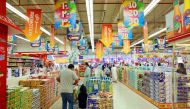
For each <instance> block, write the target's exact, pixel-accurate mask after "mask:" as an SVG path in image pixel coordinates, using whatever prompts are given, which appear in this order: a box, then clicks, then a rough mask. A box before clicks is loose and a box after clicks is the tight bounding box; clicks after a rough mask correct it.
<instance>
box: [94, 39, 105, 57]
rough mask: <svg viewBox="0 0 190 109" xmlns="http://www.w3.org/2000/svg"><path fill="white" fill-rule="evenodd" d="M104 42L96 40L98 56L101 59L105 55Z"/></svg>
mask: <svg viewBox="0 0 190 109" xmlns="http://www.w3.org/2000/svg"><path fill="white" fill-rule="evenodd" d="M103 50H104V47H103V44H102V43H101V42H96V58H98V59H101V58H102V56H103Z"/></svg>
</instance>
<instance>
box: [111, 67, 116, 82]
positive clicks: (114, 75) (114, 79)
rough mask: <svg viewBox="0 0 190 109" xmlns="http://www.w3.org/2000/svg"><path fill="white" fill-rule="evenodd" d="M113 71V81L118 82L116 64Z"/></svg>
mask: <svg viewBox="0 0 190 109" xmlns="http://www.w3.org/2000/svg"><path fill="white" fill-rule="evenodd" d="M111 72H112V80H113V82H117V67H116V66H115V65H113V67H112V68H111Z"/></svg>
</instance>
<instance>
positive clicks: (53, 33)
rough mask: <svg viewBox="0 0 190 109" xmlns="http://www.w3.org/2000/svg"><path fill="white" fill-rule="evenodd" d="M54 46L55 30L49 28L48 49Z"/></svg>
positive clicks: (52, 27)
mask: <svg viewBox="0 0 190 109" xmlns="http://www.w3.org/2000/svg"><path fill="white" fill-rule="evenodd" d="M54 46H55V29H54V26H51V36H50V48H53V47H54Z"/></svg>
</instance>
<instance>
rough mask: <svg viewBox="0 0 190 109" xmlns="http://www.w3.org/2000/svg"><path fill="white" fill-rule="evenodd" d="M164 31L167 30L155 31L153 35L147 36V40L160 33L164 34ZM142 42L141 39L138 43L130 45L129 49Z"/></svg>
mask: <svg viewBox="0 0 190 109" xmlns="http://www.w3.org/2000/svg"><path fill="white" fill-rule="evenodd" d="M166 30H167V28H163V29H161V30H159V31H157V32H155V33H153V34H151V35H150V36H148V38H149V39H150V38H153V37H155V36H157V35H159V34H160V33H162V32H165V31H166ZM143 41H144V39H141V40H140V41H138V42H136V43H134V44H132V45H131V46H130V47H134V46H135V45H137V44H140V43H142V42H143Z"/></svg>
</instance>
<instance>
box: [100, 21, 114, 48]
mask: <svg viewBox="0 0 190 109" xmlns="http://www.w3.org/2000/svg"><path fill="white" fill-rule="evenodd" d="M112 35H113V34H112V24H102V39H101V42H102V43H103V44H104V45H105V46H106V47H109V46H110V45H111V43H112V42H113V36H112Z"/></svg>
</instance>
